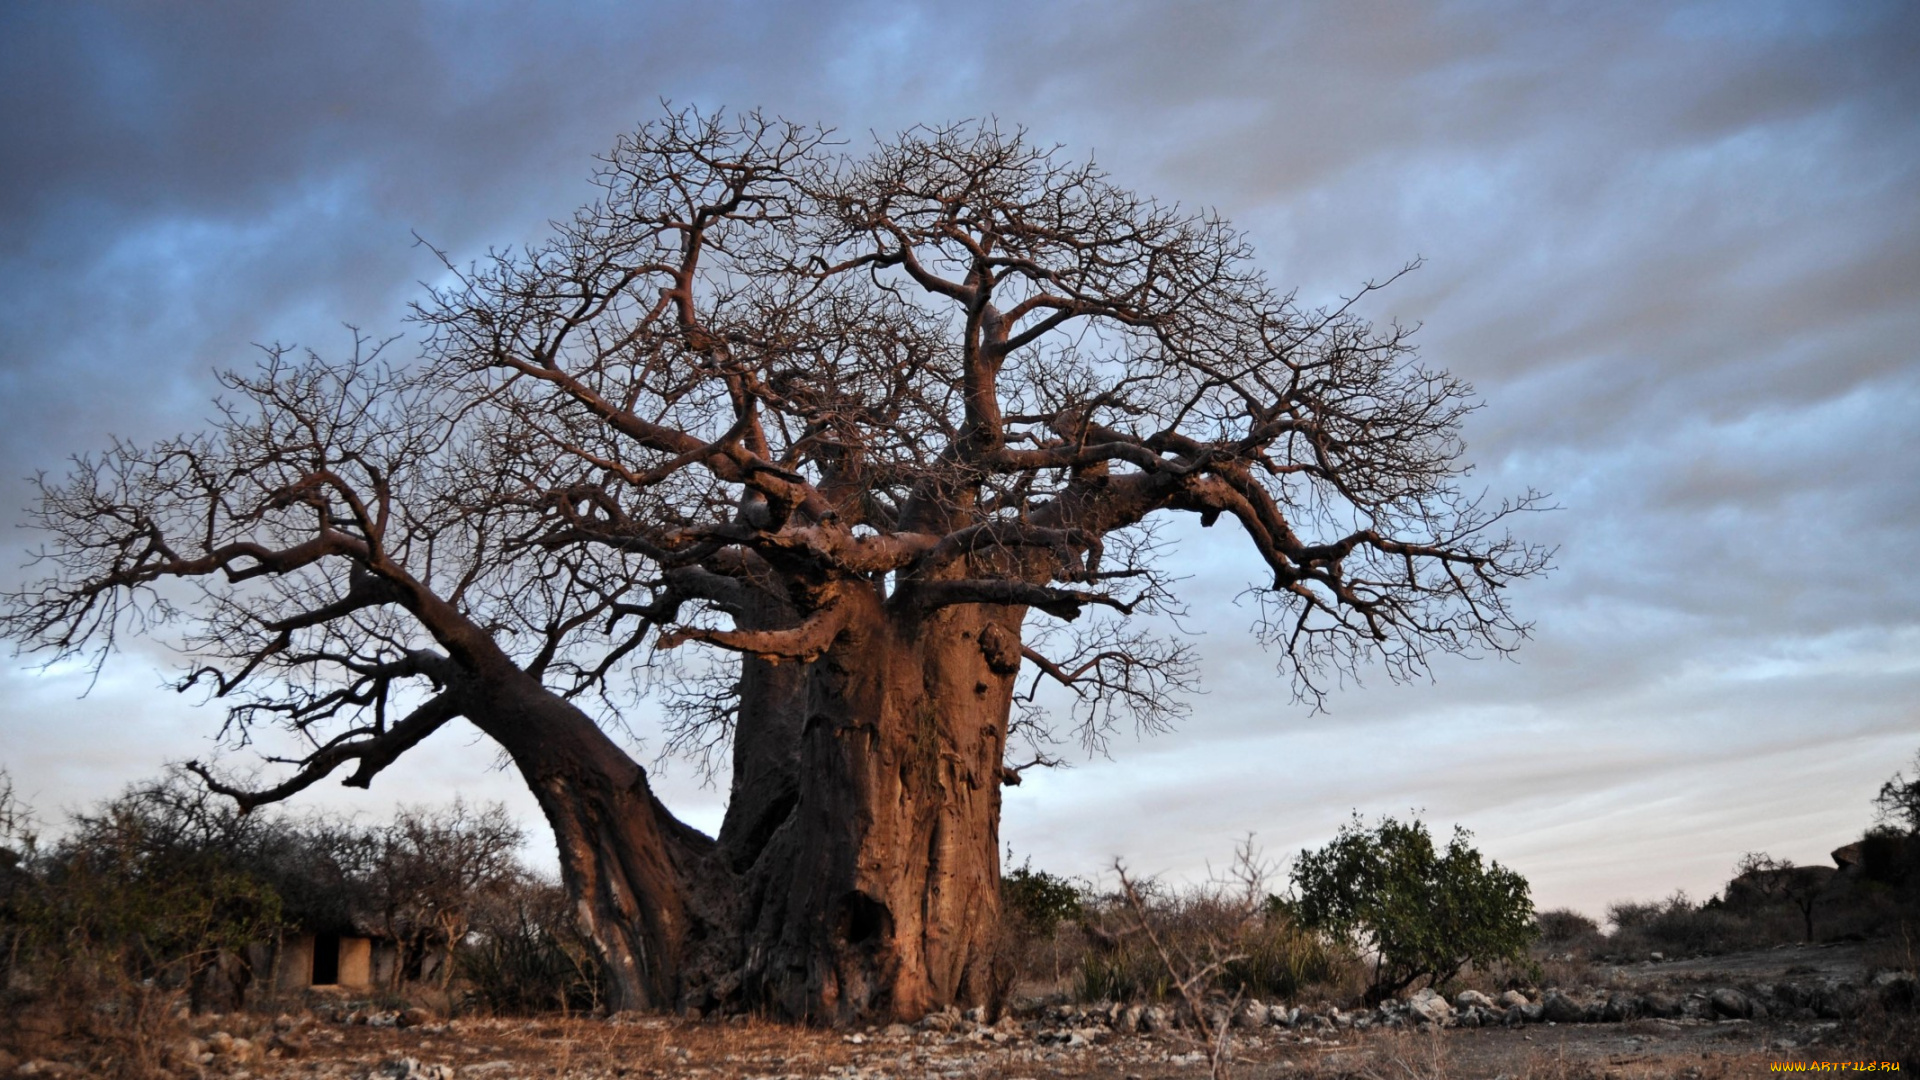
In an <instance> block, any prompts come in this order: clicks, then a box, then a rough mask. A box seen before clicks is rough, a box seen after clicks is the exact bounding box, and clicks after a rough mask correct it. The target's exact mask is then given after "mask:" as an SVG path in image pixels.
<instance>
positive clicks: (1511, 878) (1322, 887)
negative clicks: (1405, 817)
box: [1291, 815, 1534, 1001]
mask: <svg viewBox="0 0 1920 1080" xmlns="http://www.w3.org/2000/svg"><path fill="white" fill-rule="evenodd" d="M1469 839H1471V834H1470V833H1468V832H1467V831H1466V830H1465V829H1460V828H1455V829H1454V833H1453V839H1452V840H1451V841H1449V842H1448V844H1447V847H1446V850H1445V851H1444V852H1441V851H1437V850H1436V849H1435V848H1434V844H1433V837H1432V836H1431V835H1430V834H1429V833H1428V832H1427V827H1426V825H1425V824H1423V823H1422V822H1420V821H1419V820H1418V819H1415V820H1413V821H1410V822H1405V823H1403V822H1400V821H1396V820H1394V819H1393V818H1390V817H1389V818H1382V819H1381V820H1380V823H1379V824H1378V825H1376V826H1374V827H1373V828H1368V827H1367V826H1366V824H1365V823H1364V822H1363V821H1361V819H1360V817H1359V816H1358V815H1355V816H1354V819H1353V820H1352V821H1350V822H1348V823H1347V824H1346V825H1344V826H1342V827H1341V829H1340V832H1339V833H1338V834H1337V835H1336V836H1335V837H1334V840H1333V842H1332V843H1331V844H1328V845H1327V846H1326V847H1324V848H1322V849H1320V850H1318V851H1305V852H1302V853H1301V854H1300V857H1299V859H1297V860H1296V861H1295V862H1294V867H1293V874H1292V881H1293V887H1294V893H1295V895H1294V898H1293V900H1292V902H1291V907H1292V909H1293V911H1294V913H1295V914H1296V915H1297V916H1298V917H1299V919H1300V921H1301V923H1302V925H1304V926H1305V927H1307V928H1308V929H1312V930H1318V931H1322V932H1325V933H1327V934H1330V935H1332V936H1334V937H1335V938H1336V939H1340V940H1345V941H1351V942H1353V943H1354V944H1355V945H1357V946H1358V947H1359V948H1360V949H1361V950H1362V951H1363V952H1365V953H1368V954H1370V955H1371V956H1372V958H1373V960H1374V970H1373V980H1372V981H1373V985H1372V988H1371V989H1370V990H1369V992H1368V996H1369V998H1370V999H1372V1000H1376V1001H1377V1000H1380V999H1383V998H1385V997H1388V996H1390V995H1392V994H1394V993H1397V992H1398V991H1400V990H1402V989H1404V988H1406V987H1408V986H1411V985H1412V984H1413V983H1415V982H1417V981H1419V980H1421V979H1426V980H1428V982H1429V984H1431V985H1444V984H1445V983H1447V982H1449V981H1451V980H1452V979H1453V977H1454V976H1456V975H1458V974H1459V973H1460V971H1461V970H1462V969H1463V968H1465V967H1466V966H1467V965H1468V964H1488V963H1491V962H1493V961H1496V960H1512V961H1519V960H1521V959H1523V958H1524V957H1525V955H1526V950H1527V946H1528V944H1529V943H1530V942H1531V941H1532V939H1533V933H1534V928H1533V901H1532V899H1531V898H1530V896H1529V894H1528V888H1527V880H1526V878H1524V877H1521V876H1520V875H1519V874H1517V873H1515V872H1514V871H1512V870H1508V869H1507V868H1505V867H1503V866H1501V865H1500V864H1499V863H1493V862H1483V861H1482V859H1481V857H1480V853H1479V852H1478V851H1475V850H1474V849H1473V848H1472V847H1471V846H1470V845H1469V844H1468V843H1467V841H1468V840H1469Z"/></svg>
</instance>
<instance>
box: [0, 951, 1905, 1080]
mask: <svg viewBox="0 0 1920 1080" xmlns="http://www.w3.org/2000/svg"><path fill="white" fill-rule="evenodd" d="M1873 955H1874V954H1873V953H1871V952H1870V951H1869V950H1867V949H1865V947H1859V946H1838V947H1832V948H1807V949H1782V950H1769V951H1766V952H1761V953H1745V954H1736V955H1733V956H1723V957H1715V958H1712V959H1710V960H1689V961H1675V962H1669V963H1659V964H1647V963H1642V964H1633V965H1625V966H1619V967H1595V968H1594V969H1593V970H1592V973H1591V977H1592V979H1593V981H1595V982H1602V983H1606V984H1608V985H1611V986H1614V987H1616V988H1621V987H1624V988H1641V989H1647V988H1653V987H1662V988H1665V989H1668V990H1671V989H1674V988H1676V987H1685V986H1687V985H1689V984H1693V985H1697V986H1700V987H1706V986H1711V985H1724V984H1728V983H1735V982H1738V983H1748V984H1751V983H1756V982H1764V981H1767V980H1784V979H1792V978H1827V979H1836V980H1846V981H1849V982H1854V983H1858V982H1859V981H1860V980H1861V979H1863V978H1864V977H1865V976H1866V974H1867V972H1868V969H1869V968H1870V967H1872V966H1873V963H1872V958H1873ZM308 1004H309V1005H310V1006H311V1008H309V1009H304V1010H303V1009H298V1008H294V1007H293V1006H292V1005H291V1004H289V1006H288V1011H287V1012H284V1013H281V1014H278V1015H274V1014H270V1013H243V1014H232V1015H228V1016H214V1017H195V1018H193V1019H192V1020H190V1021H189V1022H188V1024H189V1027H190V1028H191V1031H192V1037H191V1039H189V1038H186V1037H184V1036H183V1037H180V1038H179V1039H178V1043H177V1045H175V1044H171V1043H170V1044H169V1045H168V1046H166V1047H165V1048H163V1049H162V1050H161V1052H160V1053H159V1054H158V1055H156V1056H157V1057H159V1058H160V1059H162V1064H163V1065H164V1066H165V1067H166V1068H167V1071H168V1072H169V1073H171V1074H172V1075H176V1076H189V1077H190V1076H194V1075H196V1074H197V1075H199V1076H202V1077H205V1078H206V1080H601V1078H628V1077H631V1078H646V1080H654V1078H679V1077H687V1078H703V1080H816V1078H817V1080H884V1078H902V1080H904V1078H919V1077H930V1078H941V1080H960V1078H969V1080H971V1078H979V1080H1021V1078H1024V1080H1041V1078H1043V1077H1102V1078H1104V1077H1112V1078H1114V1080H1127V1078H1137V1080H1163V1078H1173V1077H1182V1078H1191V1077H1204V1076H1208V1075H1209V1073H1210V1063H1209V1060H1208V1055H1207V1053H1206V1052H1205V1048H1204V1047H1203V1046H1201V1045H1200V1044H1199V1043H1198V1042H1196V1040H1195V1039H1194V1038H1193V1037H1192V1036H1191V1035H1189V1034H1186V1033H1183V1032H1180V1031H1170V1032H1164V1033H1161V1034H1155V1035H1148V1034H1124V1035H1123V1034H1116V1033H1114V1032H1112V1031H1110V1030H1108V1029H1106V1028H1105V1027H1099V1026H1094V1025H1088V1026H1085V1027H1078V1028H1076V1027H1073V1026H1072V1025H1071V1024H1070V1023H1067V1022H1063V1021H1061V1020H1060V1019H1058V1018H1056V1019H1055V1020H1054V1021H1052V1022H1043V1021H1041V1020H1039V1019H1029V1020H1026V1021H1016V1020H1013V1019H1008V1020H1005V1021H1002V1022H1001V1023H1000V1024H998V1025H995V1026H993V1027H991V1028H989V1027H986V1026H984V1025H974V1024H964V1023H962V1024H958V1025H956V1027H955V1028H954V1030H952V1031H939V1030H926V1031H919V1030H913V1029H910V1028H908V1027H906V1026H905V1025H893V1026H891V1027H888V1028H871V1029H866V1030H861V1031H853V1032H829V1031H818V1030H811V1029H805V1028H797V1027H793V1026H789V1025H785V1024H776V1023H770V1022H765V1021H759V1020H753V1019H748V1018H732V1019H729V1020H698V1019H667V1018H660V1017H627V1016H622V1017H616V1018H613V1019H596V1018H591V1017H571V1018H563V1017H543V1018H535V1019H525V1018H473V1017H462V1018H457V1019H453V1020H444V1019H441V1018H438V1017H435V1016H432V1015H430V1014H428V1013H425V1012H420V1011H414V1012H411V1013H394V1012H384V1013H383V1012H379V1011H377V1010H372V1009H369V1008H367V1007H364V1006H355V1005H353V1004H351V1003H344V1002H337V1001H333V1002H330V1001H327V1000H315V1001H312V1002H309V1003H308ZM176 1030H177V1029H176ZM1864 1041H1866V1042H1869V1043H1870V1042H1872V1037H1871V1036H1868V1037H1867V1038H1866V1039H1865V1040H1864ZM1862 1042H1863V1039H1862V1037H1861V1036H1860V1035H1858V1034H1857V1033H1855V1032H1854V1031H1852V1030H1850V1029H1849V1028H1848V1027H1846V1026H1843V1025H1842V1024H1840V1023H1837V1022H1835V1021H1832V1020H1811V1019H1799V1020H1790V1019H1778V1018H1776V1019H1772V1020H1764V1021H1750V1020H1709V1019H1698V1018H1692V1019H1639V1020H1632V1021H1629V1022H1625V1023H1610V1024H1598V1023H1596V1024H1586V1023H1568V1024H1551V1023H1529V1024H1527V1025H1525V1026H1524V1027H1513V1028H1508V1027H1481V1028H1448V1029H1445V1030H1434V1029H1429V1028H1386V1027H1374V1028H1371V1029H1369V1030H1354V1029H1350V1028H1342V1029H1335V1030H1313V1029H1311V1028H1308V1027H1302V1028H1299V1029H1288V1028H1285V1027H1262V1028H1259V1029H1257V1030H1252V1031H1247V1030H1236V1031H1234V1032H1233V1033H1232V1040H1231V1044H1230V1045H1231V1060H1230V1063H1229V1067H1228V1069H1227V1070H1226V1071H1227V1073H1228V1074H1229V1075H1232V1076H1234V1077H1241V1078H1247V1080H1269V1078H1281V1077H1302V1078H1309V1080H1347V1078H1354V1080H1387V1078H1392V1080H1446V1078H1452V1077H1463V1078H1464V1077H1485V1078H1502V1080H1531V1078H1540V1080H1549V1078H1559V1080H1642V1078H1646V1080H1651V1078H1656V1077H1680V1078H1686V1080H1705V1078H1712V1077H1735V1076H1756V1075H1759V1074H1762V1073H1767V1072H1769V1071H1777V1070H1776V1069H1774V1068H1773V1065H1774V1063H1776V1062H1873V1063H1883V1062H1887V1061H1888V1059H1890V1058H1892V1057H1893V1056H1894V1052H1882V1048H1880V1047H1876V1046H1873V1045H1861V1043H1862ZM1893 1042H1898V1043H1900V1044H1901V1045H1905V1046H1911V1045H1912V1040H1911V1039H1906V1038H1898V1039H1894V1040H1890V1042H1889V1045H1891V1044H1892V1043H1893ZM143 1056H144V1055H143ZM71 1060H74V1059H72V1058H68V1061H71ZM95 1060H98V1059H95ZM1913 1067H1914V1066H1913V1065H1912V1064H1911V1063H1910V1064H1908V1065H1907V1068H1908V1069H1911V1068H1913ZM1880 1069H1881V1070H1885V1069H1886V1065H1885V1064H1881V1065H1880ZM1827 1071H1834V1070H1827ZM1846 1071H1860V1070H1858V1069H1849V1070H1846ZM1902 1071H1905V1070H1902ZM9 1074H11V1075H14V1076H19V1077H22V1078H25V1077H34V1078H56V1080H58V1078H66V1077H82V1076H90V1075H108V1073H103V1072H97V1071H95V1070H94V1069H92V1068H87V1067H78V1066H74V1065H71V1064H67V1063H65V1062H62V1061H59V1060H57V1059H51V1058H50V1059H47V1060H31V1059H30V1060H25V1061H22V1060H20V1059H18V1058H15V1059H13V1060H12V1061H6V1060H0V1077H4V1076H7V1075H9Z"/></svg>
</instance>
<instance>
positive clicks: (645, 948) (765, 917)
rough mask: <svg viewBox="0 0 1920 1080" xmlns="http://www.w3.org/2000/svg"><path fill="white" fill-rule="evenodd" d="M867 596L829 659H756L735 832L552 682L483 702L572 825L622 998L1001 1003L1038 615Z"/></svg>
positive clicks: (836, 1014) (591, 909) (563, 855)
mask: <svg viewBox="0 0 1920 1080" xmlns="http://www.w3.org/2000/svg"><path fill="white" fill-rule="evenodd" d="M849 602H851V603H855V604H857V605H859V606H858V608H857V610H856V612H855V614H854V616H853V618H852V620H851V621H850V623H849V625H848V627H847V629H846V630H845V631H843V632H842V633H841V635H840V636H839V638H838V639H837V640H836V641H835V643H834V644H833V645H832V647H830V648H829V649H828V650H827V652H826V653H825V654H824V655H823V656H821V657H820V658H819V659H817V660H815V661H813V662H811V663H804V664H803V663H769V662H767V661H765V660H761V659H757V658H754V657H747V658H746V659H745V660H744V661H743V667H742V676H741V683H740V692H741V710H740V715H739V721H738V724H739V727H738V729H737V731H736V733H735V735H736V738H735V747H734V758H733V761H734V776H733V792H732V800H731V802H730V803H729V807H728V813H727V817H726V820H725V824H724V825H723V827H722V830H721V833H720V836H719V838H718V839H717V840H714V839H709V838H707V837H706V836H703V835H701V834H700V833H699V832H697V831H695V830H694V829H692V828H690V827H688V826H686V825H684V824H683V823H681V822H680V821H679V820H678V819H676V818H674V817H673V815H672V814H670V813H669V812H668V811H667V810H666V808H665V807H664V806H662V805H661V804H660V802H659V801H658V800H657V799H656V798H655V797H654V796H653V793H652V790H651V788H650V787H649V785H648V782H647V776H646V770H645V769H643V768H641V767H640V766H639V765H638V764H636V763H635V762H634V761H633V760H632V758H631V757H629V756H628V755H627V754H626V752H625V751H623V750H622V749H621V748H620V747H619V746H618V745H616V744H615V743H614V742H613V741H612V740H611V739H610V738H609V737H608V736H607V735H606V733H605V732H603V731H601V730H600V728H599V727H598V726H597V725H596V724H595V723H594V722H593V720H592V719H591V718H590V717H588V716H587V715H586V714H585V713H583V712H581V711H580V710H579V709H577V708H575V707H574V706H573V705H572V704H571V703H569V702H567V701H565V700H564V699H562V698H560V697H558V696H556V695H554V694H552V693H551V692H549V691H547V690H545V689H544V688H541V687H540V686H539V685H538V684H537V683H535V682H533V680H531V679H527V680H525V681H524V685H522V684H520V683H519V682H518V681H512V680H510V681H512V682H514V684H513V685H509V686H504V687H503V686H495V687H493V688H492V689H490V690H489V691H488V692H487V693H485V695H484V698H485V700H484V701H477V702H475V703H474V704H472V705H471V706H470V707H469V709H468V711H467V715H468V716H469V717H471V718H472V719H473V720H474V722H475V724H476V725H477V726H479V727H480V728H481V730H482V731H484V732H485V733H486V734H488V735H489V736H491V737H492V738H494V739H495V740H497V741H498V742H499V743H500V745H501V746H502V747H504V748H505V749H506V751H507V753H508V755H509V756H510V757H511V758H512V760H513V762H514V764H515V766H516V767H517V768H518V769H519V771H520V773H521V775H522V777H523V778H524V779H525V780H526V783H527V785H528V787H529V788H530V789H531V790H532V791H533V793H534V796H535V798H536V799H537V800H538V801H539V804H540V807H541V809H542V811H543V812H544V813H545V814H546V817H547V821H548V823H549V824H550V825H551V826H552V828H553V832H554V837H555V840H556V843H557V846H558V850H559V853H560V866H561V873H562V877H563V879H564V881H565V883H566V886H567V890H568V894H569V896H571V897H572V898H573V901H574V905H575V913H576V916H577V917H578V919H579V920H580V922H581V924H582V926H583V928H584V929H585V930H586V931H587V933H588V934H589V935H590V936H591V938H592V940H593V941H594V942H595V943H596V946H597V947H598V949H599V952H600V954H601V960H602V962H603V964H604V965H605V968H606V980H607V991H608V994H609V1001H608V1005H609V1006H610V1007H611V1008H613V1009H616V1010H620V1009H641V1010H648V1009H671V1008H681V1007H688V1006H691V1007H695V1008H699V1009H702V1010H706V1009H713V1008H720V1009H728V1010H733V1009H749V1008H750V1009H760V1010H765V1011H768V1012H771V1013H773V1014H775V1015H780V1016H785V1017H789V1018H792V1019H798V1020H805V1021H809V1022H813V1023H823V1024H846V1023H850V1022H853V1021H855V1020H865V1019H883V1018H884V1019H915V1018H918V1017H920V1016H923V1015H925V1014H926V1013H927V1012H929V1011H932V1010H934V1009H938V1008H941V1007H943V1006H947V1005H958V1006H969V1005H974V1004H984V1003H986V1001H987V999H988V997H989V995H990V993H991V991H992V986H993V978H992V965H993V959H994V945H995V939H996V937H997V934H998V927H999V913H1000V900H999V896H1000V893H999V884H1000V883H999V822H1000V769H1001V764H1002V760H1003V753H1002V751H1003V747H1004V744H1005V741H1006V736H1007V718H1008V713H1009V710H1010V707H1011V702H1012V694H1013V677H1014V675H1015V673H1016V672H1017V671H1018V668H1019V659H1020V647H1019V636H1018V635H1019V630H1020V624H1021V621H1022V619H1023V618H1024V615H1025V612H1024V610H1023V609H1019V608H1010V607H996V606H990V605H967V606H956V607H950V608H945V609H941V610H938V611H933V612H927V611H924V610H922V609H919V608H915V607H913V606H911V605H888V604H884V603H883V602H882V600H881V598H880V597H879V596H878V594H862V595H859V596H856V597H854V598H853V599H852V600H850V601H849ZM479 696H481V695H476V697H479Z"/></svg>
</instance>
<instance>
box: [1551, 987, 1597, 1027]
mask: <svg viewBox="0 0 1920 1080" xmlns="http://www.w3.org/2000/svg"><path fill="white" fill-rule="evenodd" d="M1540 1016H1541V1018H1542V1019H1545V1020H1548V1021H1551V1022H1552V1023H1556V1024H1578V1023H1580V1022H1581V1021H1583V1020H1585V1019H1586V1018H1587V1009H1586V1006H1584V1005H1582V1004H1580V1003H1579V1002H1577V1001H1575V1000H1573V999H1572V998H1570V997H1568V996H1567V995H1565V994H1563V993H1561V992H1560V991H1558V990H1549V991H1547V996H1546V997H1544V998H1541V999H1540Z"/></svg>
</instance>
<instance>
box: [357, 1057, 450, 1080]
mask: <svg viewBox="0 0 1920 1080" xmlns="http://www.w3.org/2000/svg"><path fill="white" fill-rule="evenodd" d="M368 1078H369V1080H453V1066H451V1065H423V1064H421V1063H420V1061H419V1059H417V1058H410V1057H392V1058H388V1059H387V1060H385V1061H383V1062H381V1063H380V1064H378V1065H376V1066H374V1068H373V1071H372V1072H371V1073H369V1074H368Z"/></svg>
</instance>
